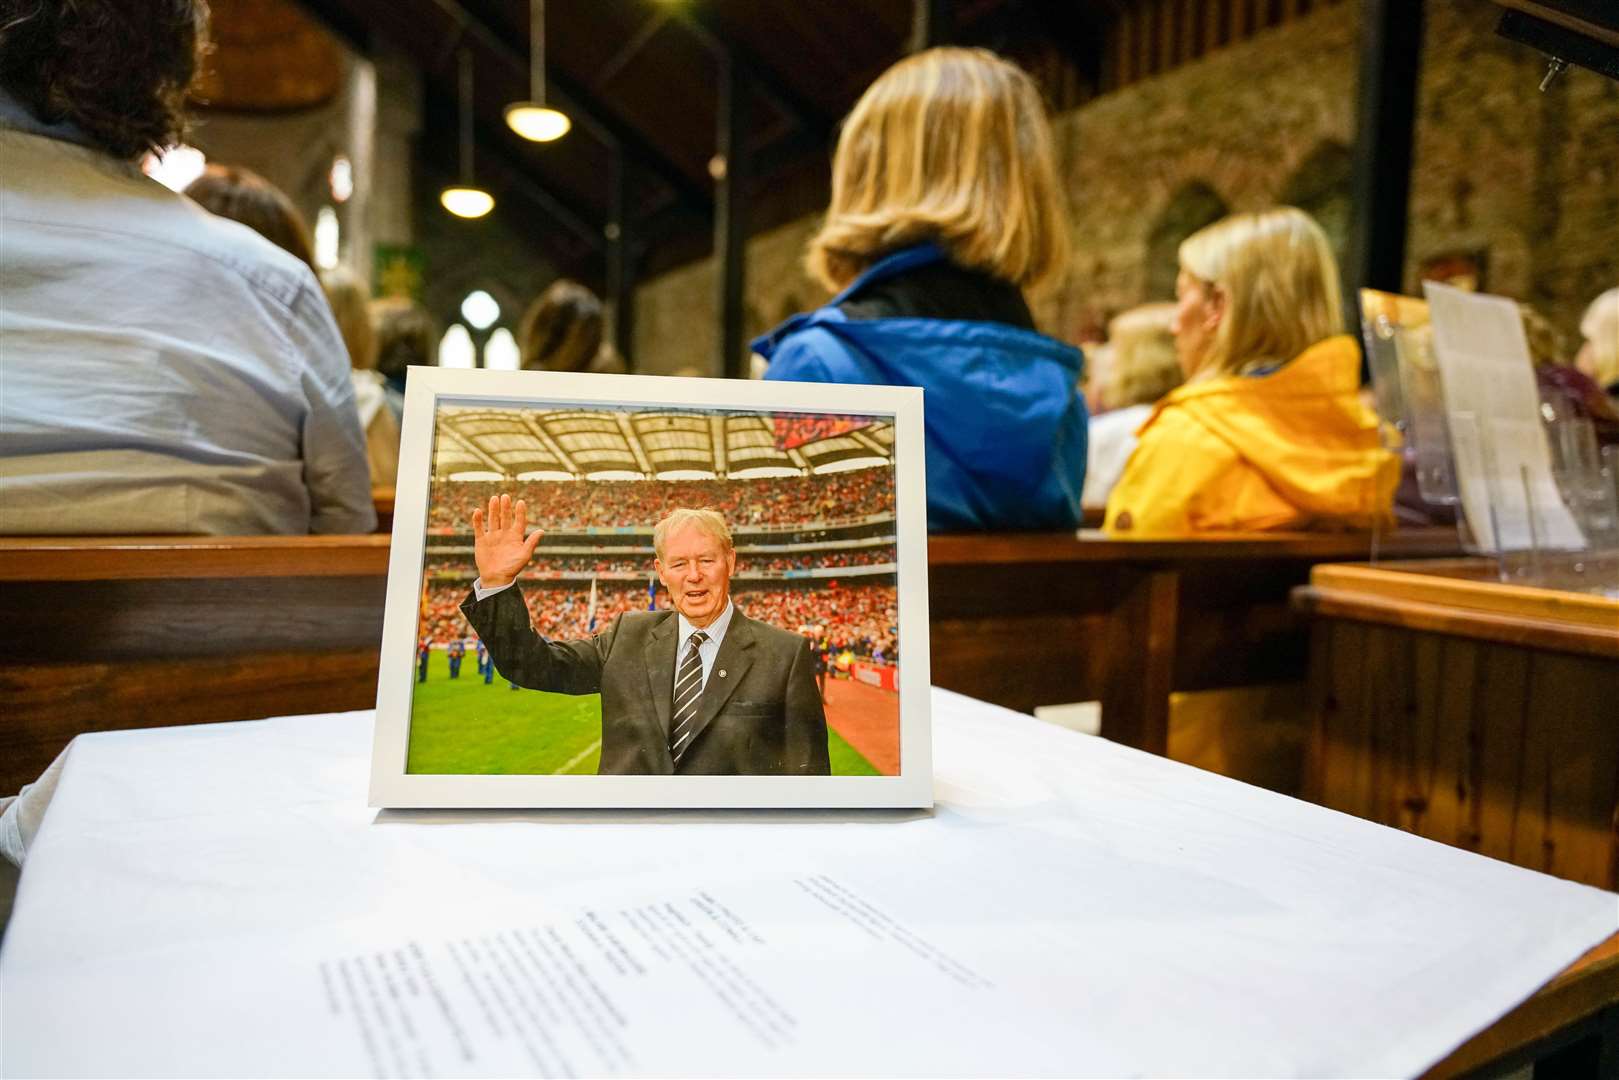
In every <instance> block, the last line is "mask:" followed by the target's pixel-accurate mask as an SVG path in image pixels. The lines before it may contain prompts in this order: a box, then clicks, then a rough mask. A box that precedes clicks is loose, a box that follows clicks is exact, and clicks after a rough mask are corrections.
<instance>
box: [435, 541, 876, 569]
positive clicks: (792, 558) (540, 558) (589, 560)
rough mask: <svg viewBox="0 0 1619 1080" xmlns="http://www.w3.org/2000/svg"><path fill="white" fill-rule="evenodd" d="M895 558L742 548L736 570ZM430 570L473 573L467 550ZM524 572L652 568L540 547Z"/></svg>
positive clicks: (863, 552) (865, 551)
mask: <svg viewBox="0 0 1619 1080" xmlns="http://www.w3.org/2000/svg"><path fill="white" fill-rule="evenodd" d="M896 558H897V556H896V554H895V552H894V545H892V544H884V545H881V546H878V547H869V548H835V549H831V550H822V551H806V552H799V553H795V554H793V555H777V556H765V557H761V556H757V555H750V554H748V553H747V552H742V553H739V554H738V555H737V559H736V569H737V573H739V574H747V573H748V572H750V571H765V572H769V573H778V574H779V573H786V572H788V571H793V570H817V569H836V568H840V567H846V566H879V565H883V564H887V563H892V562H894V561H895V559H896ZM427 572H428V573H430V574H458V573H463V572H464V573H465V574H466V575H467V576H468V577H471V576H473V575H475V574H476V573H477V570H476V568H475V567H474V565H473V562H472V557H471V555H470V554H468V555H465V556H462V557H461V558H457V559H434V560H432V561H431V562H429V563H428V564H427ZM525 572H526V573H529V574H548V573H555V572H562V573H575V574H578V573H585V574H606V573H642V574H650V573H651V572H652V553H651V552H650V551H649V552H647V555H646V557H644V558H631V557H629V556H614V557H612V558H598V557H597V556H594V555H550V556H547V555H546V554H545V550H544V549H543V548H542V549H540V551H538V552H537V553H536V554H535V556H534V559H533V561H531V562H530V563H529V565H528V569H527V571H525Z"/></svg>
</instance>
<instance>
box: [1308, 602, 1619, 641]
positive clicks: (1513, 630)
mask: <svg viewBox="0 0 1619 1080" xmlns="http://www.w3.org/2000/svg"><path fill="white" fill-rule="evenodd" d="M1292 595H1293V604H1294V606H1295V607H1297V608H1298V609H1299V610H1301V611H1304V612H1307V613H1308V614H1310V615H1312V616H1315V617H1317V618H1325V619H1351V620H1354V621H1357V622H1371V623H1378V624H1380V625H1383V626H1397V627H1402V628H1404V629H1407V630H1418V631H1425V632H1428V633H1436V634H1451V635H1454V636H1456V637H1465V638H1471V639H1473V640H1476V641H1493V642H1502V643H1506V644H1512V645H1519V646H1522V647H1524V648H1531V649H1545V650H1548V651H1551V652H1566V653H1576V654H1579V655H1583V656H1594V657H1599V658H1603V659H1614V658H1619V630H1605V629H1603V628H1601V627H1597V626H1584V625H1580V624H1574V623H1569V624H1558V623H1552V622H1548V621H1546V620H1544V619H1536V618H1529V617H1524V616H1518V615H1507V614H1503V613H1500V612H1494V611H1484V610H1480V609H1476V608H1459V607H1455V606H1452V605H1449V604H1431V603H1427V602H1425V601H1421V600H1395V599H1391V598H1389V597H1384V596H1379V595H1377V594H1375V593H1364V592H1358V591H1354V590H1349V589H1331V588H1324V587H1322V586H1319V585H1300V586H1298V587H1297V588H1295V589H1294V590H1293V594H1292Z"/></svg>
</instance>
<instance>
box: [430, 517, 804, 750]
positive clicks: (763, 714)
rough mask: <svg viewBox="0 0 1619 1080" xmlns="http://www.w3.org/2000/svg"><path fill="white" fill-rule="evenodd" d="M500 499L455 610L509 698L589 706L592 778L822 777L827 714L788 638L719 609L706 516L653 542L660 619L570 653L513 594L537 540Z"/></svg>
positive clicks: (726, 548) (631, 619) (724, 586)
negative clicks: (506, 683)
mask: <svg viewBox="0 0 1619 1080" xmlns="http://www.w3.org/2000/svg"><path fill="white" fill-rule="evenodd" d="M527 525H528V508H527V506H526V505H525V503H524V502H523V501H522V500H521V499H519V500H518V501H517V502H516V504H515V505H514V504H513V502H512V499H511V496H509V495H501V496H498V497H497V498H492V499H490V500H489V507H488V510H487V512H485V511H483V510H474V511H473V512H472V530H473V535H474V544H475V548H474V553H475V557H476V560H477V564H478V580H477V581H475V582H473V587H472V592H471V594H470V595H468V597H467V598H466V600H465V601H464V602H463V603H462V604H461V610H462V612H463V613H464V614H465V615H466V617H467V621H468V622H470V623H471V624H472V627H473V629H474V630H476V631H477V632H478V636H479V637H480V638H482V639H483V641H484V644H486V645H487V646H488V648H489V655H490V658H491V659H492V660H493V661H494V664H495V667H496V668H497V669H498V670H499V671H500V673H501V674H502V675H504V676H506V677H507V678H508V679H510V680H512V681H513V682H515V683H517V684H518V685H520V686H525V687H528V688H529V689H532V690H550V691H553V692H555V693H562V694H595V693H600V694H601V696H602V750H601V766H600V771H601V772H602V773H618V774H662V775H669V774H675V775H681V776H692V775H711V776H712V775H749V774H751V775H770V776H826V775H828V774H829V773H830V772H831V765H830V762H829V760H828V753H827V743H826V713H825V711H824V710H823V708H822V706H821V697H820V694H819V693H817V692H816V689H815V661H814V658H813V657H812V656H811V655H810V651H809V645H808V643H807V642H806V641H805V640H804V639H803V638H802V637H800V636H799V635H798V634H795V633H792V632H791V631H788V630H782V629H779V628H777V627H774V626H771V625H769V624H767V623H763V622H758V621H755V620H753V619H750V618H748V617H747V616H746V615H744V614H743V613H742V612H741V611H739V610H738V609H737V607H736V605H735V604H733V603H732V602H731V575H732V574H733V573H735V571H736V551H735V549H734V548H733V547H732V544H731V533H730V530H729V529H728V528H727V527H726V524H725V519H724V518H722V517H721V516H720V515H719V514H717V513H715V512H714V511H712V510H685V509H682V510H676V511H674V512H673V513H671V514H669V516H668V517H666V518H664V519H663V520H662V521H660V522H658V524H657V527H656V528H655V529H654V530H653V533H652V546H653V548H654V551H655V553H656V558H655V560H654V561H653V564H652V565H653V567H654V569H655V570H656V571H657V574H658V579H659V580H660V581H662V582H663V584H664V587H665V588H667V589H668V590H669V596H670V599H671V600H672V601H673V602H674V608H675V609H674V610H673V611H648V612H632V613H629V614H625V615H620V616H618V617H617V618H615V619H614V620H613V621H612V623H611V624H610V625H609V626H608V627H607V628H606V629H605V630H603V631H601V632H600V633H598V634H596V635H595V636H594V637H591V638H587V639H585V640H582V641H550V640H547V639H546V638H543V637H541V636H540V635H539V634H537V633H535V632H534V629H533V627H532V626H531V625H530V623H529V615H528V607H527V605H525V604H524V602H523V597H522V595H521V594H520V593H519V591H518V590H517V589H516V588H514V587H513V585H514V584H515V582H516V580H517V576H518V575H519V574H520V573H522V571H523V568H524V567H526V566H527V565H528V561H529V559H530V558H531V557H532V556H533V554H534V548H535V546H536V545H537V544H539V542H540V537H541V536H542V535H543V532H542V531H541V530H538V529H536V530H535V531H534V532H533V533H532V534H530V535H525V533H526V531H527Z"/></svg>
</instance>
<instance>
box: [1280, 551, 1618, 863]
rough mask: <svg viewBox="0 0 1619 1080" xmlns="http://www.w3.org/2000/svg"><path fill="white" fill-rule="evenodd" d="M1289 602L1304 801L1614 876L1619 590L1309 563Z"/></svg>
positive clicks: (1449, 567) (1434, 570) (1458, 570)
mask: <svg viewBox="0 0 1619 1080" xmlns="http://www.w3.org/2000/svg"><path fill="white" fill-rule="evenodd" d="M1294 601H1295V603H1296V605H1297V606H1298V607H1299V609H1300V610H1301V611H1302V612H1305V613H1308V614H1309V615H1310V616H1311V617H1312V643H1313V656H1312V662H1311V670H1310V687H1309V695H1308V711H1309V714H1310V718H1311V728H1310V741H1309V750H1308V767H1307V769H1306V771H1305V782H1304V785H1303V792H1302V793H1303V794H1304V796H1305V797H1306V798H1308V799H1310V800H1311V801H1312V802H1317V803H1320V804H1321V805H1323V806H1330V807H1332V808H1333V809H1334V810H1342V811H1344V812H1345V813H1349V814H1354V815H1356V816H1358V817H1364V818H1368V819H1370V820H1372V821H1377V822H1380V823H1382V824H1384V825H1392V826H1394V827H1396V828H1400V829H1404V830H1406V831H1407V832H1413V833H1416V834H1418V835H1420V836H1426V837H1429V838H1430V839H1433V840H1439V841H1443V842H1444V843H1447V844H1454V845H1456V846H1457V847H1463V848H1467V849H1468V850H1470V851H1477V852H1481V853H1482V854H1485V855H1489V856H1492V857H1494V858H1498V859H1503V860H1506V861H1508V862H1513V863H1517V864H1518V865H1519V866H1527V867H1529V868H1530V869H1533V870H1540V871H1542V872H1544V873H1548V874H1555V875H1556V876H1558V877H1564V878H1570V879H1572V880H1575V881H1583V882H1585V883H1587V884H1590V885H1597V886H1599V887H1602V888H1607V889H1615V888H1619V725H1616V724H1615V723H1614V719H1615V717H1616V716H1619V709H1616V707H1615V705H1614V702H1615V701H1619V600H1614V599H1611V598H1607V597H1603V596H1601V595H1597V594H1594V593H1579V592H1562V591H1558V590H1554V589H1544V588H1530V587H1525V586H1521V585H1508V584H1502V583H1501V582H1500V581H1498V580H1496V571H1495V566H1494V563H1493V561H1492V560H1487V559H1457V560H1448V559H1447V560H1427V561H1424V562H1421V563H1414V564H1408V563H1399V562H1391V563H1385V564H1383V565H1382V566H1378V567H1368V566H1353V565H1350V566H1339V565H1322V566H1318V567H1316V568H1315V571H1314V573H1313V574H1312V577H1311V584H1310V585H1308V586H1301V587H1300V588H1298V589H1297V590H1295V592H1294Z"/></svg>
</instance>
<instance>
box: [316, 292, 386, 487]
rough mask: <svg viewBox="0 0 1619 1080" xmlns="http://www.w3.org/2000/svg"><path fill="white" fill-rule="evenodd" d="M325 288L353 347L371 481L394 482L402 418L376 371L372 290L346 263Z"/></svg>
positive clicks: (352, 362)
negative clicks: (390, 403) (395, 416)
mask: <svg viewBox="0 0 1619 1080" xmlns="http://www.w3.org/2000/svg"><path fill="white" fill-rule="evenodd" d="M320 284H321V288H323V289H324V290H325V291H326V300H327V302H328V303H329V304H331V305H332V315H333V316H334V317H335V318H336V319H337V329H338V332H339V333H341V334H342V335H343V344H344V345H345V346H346V347H347V348H348V352H349V367H350V371H349V378H350V380H351V381H352V382H353V383H354V407H355V409H356V410H357V411H358V412H359V414H360V430H361V431H363V432H365V457H366V461H367V463H368V464H369V465H370V467H371V486H372V487H374V488H391V487H393V486H394V483H395V482H396V481H397V480H398V477H399V421H398V420H396V419H395V418H394V414H393V410H392V409H390V408H388V394H387V389H386V383H385V382H384V381H383V378H382V376H381V375H379V374H378V373H377V330H376V327H375V326H373V325H372V323H371V290H370V289H368V288H366V286H365V282H363V281H361V280H360V279H359V278H358V277H356V276H355V275H354V274H352V273H350V272H349V271H347V270H344V269H341V268H339V269H336V270H331V271H328V272H327V273H326V274H324V275H322V277H321V282H320Z"/></svg>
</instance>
